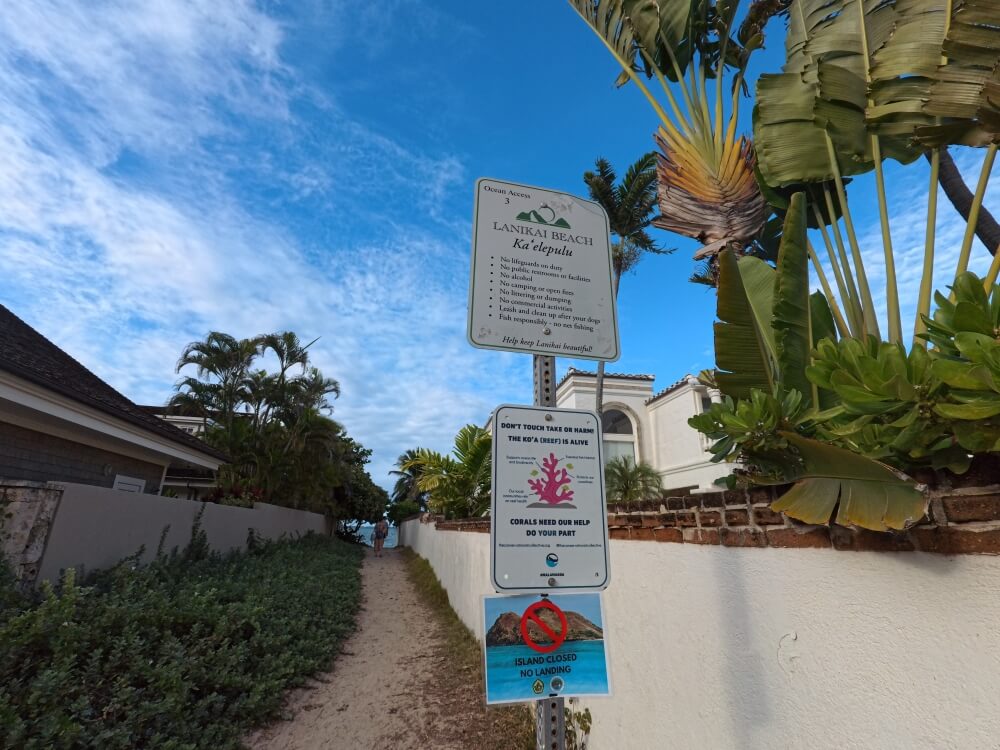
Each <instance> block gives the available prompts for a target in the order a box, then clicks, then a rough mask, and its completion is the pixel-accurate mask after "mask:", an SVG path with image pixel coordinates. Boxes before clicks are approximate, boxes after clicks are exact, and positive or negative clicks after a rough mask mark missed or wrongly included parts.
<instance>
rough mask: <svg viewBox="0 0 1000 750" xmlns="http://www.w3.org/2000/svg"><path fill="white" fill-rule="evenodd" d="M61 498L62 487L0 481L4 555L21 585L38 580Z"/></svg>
mask: <svg viewBox="0 0 1000 750" xmlns="http://www.w3.org/2000/svg"><path fill="white" fill-rule="evenodd" d="M61 498H62V487H61V486H59V485H52V484H46V483H43V482H26V481H12V480H0V552H2V554H3V557H4V559H5V560H6V561H7V563H8V564H9V565H10V567H11V569H12V571H13V573H14V577H15V578H16V579H17V580H18V581H19V582H20V583H21V585H24V586H31V585H32V584H33V583H34V581H35V579H36V577H37V576H38V570H39V568H40V566H41V562H42V556H43V554H44V553H45V543H46V541H47V540H48V537H49V532H50V531H51V529H52V523H53V521H54V520H55V516H56V510H57V509H58V507H59V500H60V499H61Z"/></svg>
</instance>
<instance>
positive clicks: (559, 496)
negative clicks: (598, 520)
mask: <svg viewBox="0 0 1000 750" xmlns="http://www.w3.org/2000/svg"><path fill="white" fill-rule="evenodd" d="M535 465H536V466H538V464H535ZM572 468H573V464H569V463H568V464H566V466H565V467H564V468H559V459H558V458H556V454H555V453H550V454H549V457H548V458H543V459H542V465H541V466H540V467H538V468H537V469H532V470H531V476H533V477H537V476H539V474H541V478H539V479H529V480H528V486H529V487H531V490H532V492H534V493H535V494H536V495H538V500H539V502H537V503H531V505H529V506H528V507H529V508H576V506H575V505H573V504H572V503H571V502H570V500H572V499H573V490H571V489H570V488H569V487H570V485H571V484H572V483H573V477H572V476H570V474H569V472H568V471H567V469H570V470H572Z"/></svg>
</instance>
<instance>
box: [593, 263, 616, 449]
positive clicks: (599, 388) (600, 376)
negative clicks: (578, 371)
mask: <svg viewBox="0 0 1000 750" xmlns="http://www.w3.org/2000/svg"><path fill="white" fill-rule="evenodd" d="M621 278H622V275H621V274H620V273H615V275H614V276H613V277H612V293H613V294H614V296H615V300H617V299H618V285H619V284H620V283H621ZM595 387H596V394H595V396H594V399H595V404H594V411H596V412H597V416H598V417H600V416H601V414H603V412H604V361H603V360H601V361H600V362H598V363H597V382H596V384H595ZM603 429H604V427H603V426H602V427H601V430H602V431H603Z"/></svg>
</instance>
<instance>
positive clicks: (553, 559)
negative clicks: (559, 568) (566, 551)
mask: <svg viewBox="0 0 1000 750" xmlns="http://www.w3.org/2000/svg"><path fill="white" fill-rule="evenodd" d="M545 564H546V565H548V566H549V567H550V568H554V567H555V566H556V565H558V564H559V555H557V554H556V553H555V552H550V553H549V554H547V555H546V556H545Z"/></svg>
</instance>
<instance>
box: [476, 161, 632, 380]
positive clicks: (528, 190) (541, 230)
mask: <svg viewBox="0 0 1000 750" xmlns="http://www.w3.org/2000/svg"><path fill="white" fill-rule="evenodd" d="M472 231H473V236H472V278H471V282H470V288H469V319H468V336H469V341H470V343H471V344H472V345H473V346H477V347H481V348H484V349H502V350H506V351H518V352H529V353H532V354H542V355H552V356H564V357H575V358H584V359H596V360H605V361H613V360H616V359H618V356H619V354H620V347H619V341H618V323H617V317H616V309H615V299H614V292H613V289H612V282H611V278H612V266H611V247H610V240H609V234H608V217H607V214H606V213H605V212H604V209H603V208H601V206H599V205H598V204H597V203H593V202H591V201H586V200H582V199H580V198H576V197H574V196H572V195H569V194H567V193H559V192H555V191H552V190H545V189H543V188H537V187H529V186H526V185H518V184H515V183H512V182H503V181H501V180H492V179H486V178H483V179H480V180H478V181H477V182H476V200H475V217H474V220H473V230H472Z"/></svg>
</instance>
